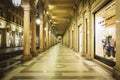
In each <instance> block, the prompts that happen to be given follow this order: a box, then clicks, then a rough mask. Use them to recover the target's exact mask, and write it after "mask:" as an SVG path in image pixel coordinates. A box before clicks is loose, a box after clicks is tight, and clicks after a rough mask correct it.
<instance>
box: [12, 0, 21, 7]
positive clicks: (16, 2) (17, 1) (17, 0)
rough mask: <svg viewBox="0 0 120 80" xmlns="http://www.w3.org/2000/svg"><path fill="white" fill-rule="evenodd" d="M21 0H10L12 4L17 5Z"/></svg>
mask: <svg viewBox="0 0 120 80" xmlns="http://www.w3.org/2000/svg"><path fill="white" fill-rule="evenodd" d="M21 2H22V0H12V3H13V5H14V6H16V7H19V6H20V5H21Z"/></svg>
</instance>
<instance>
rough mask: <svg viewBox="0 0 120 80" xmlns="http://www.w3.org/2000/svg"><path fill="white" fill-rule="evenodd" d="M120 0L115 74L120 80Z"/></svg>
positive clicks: (117, 13) (117, 8)
mask: <svg viewBox="0 0 120 80" xmlns="http://www.w3.org/2000/svg"><path fill="white" fill-rule="evenodd" d="M119 7H120V0H116V55H115V57H116V65H115V67H114V69H113V76H114V77H115V78H117V80H120V35H119V34H120V8H119Z"/></svg>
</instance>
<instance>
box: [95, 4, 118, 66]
mask: <svg viewBox="0 0 120 80" xmlns="http://www.w3.org/2000/svg"><path fill="white" fill-rule="evenodd" d="M115 20H116V13H115V2H110V3H108V4H107V5H106V6H104V7H102V8H101V9H100V10H99V11H97V12H96V13H95V58H96V59H98V60H100V61H102V62H104V63H105V64H107V65H109V66H114V65H115V61H116V58H115V52H116V49H115V48H116V47H115V46H116V45H115V44H116V25H115Z"/></svg>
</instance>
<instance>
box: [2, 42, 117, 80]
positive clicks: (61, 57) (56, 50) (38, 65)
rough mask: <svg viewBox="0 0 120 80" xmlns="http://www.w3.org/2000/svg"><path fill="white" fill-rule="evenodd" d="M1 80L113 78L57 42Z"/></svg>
mask: <svg viewBox="0 0 120 80" xmlns="http://www.w3.org/2000/svg"><path fill="white" fill-rule="evenodd" d="M2 80H115V79H113V78H112V76H111V74H110V73H109V72H107V70H104V69H103V68H101V67H99V66H98V65H97V64H96V63H94V62H92V61H88V60H85V59H83V58H79V59H78V58H76V57H75V55H73V54H72V52H71V51H70V50H69V49H68V48H66V47H64V46H63V45H61V44H58V45H56V46H54V47H52V48H50V49H49V50H47V51H46V52H44V53H41V54H39V56H38V57H36V58H34V59H33V60H31V61H29V62H27V63H24V64H21V65H20V66H19V67H17V68H15V69H14V70H12V71H10V72H9V74H7V75H6V76H5V77H4V78H3V79H2Z"/></svg>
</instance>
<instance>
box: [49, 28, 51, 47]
mask: <svg viewBox="0 0 120 80" xmlns="http://www.w3.org/2000/svg"><path fill="white" fill-rule="evenodd" d="M50 47H51V31H50V30H49V48H50Z"/></svg>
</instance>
